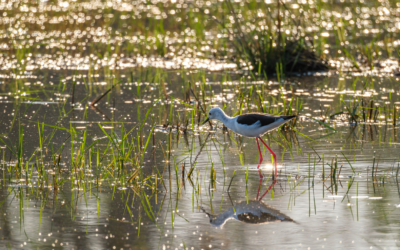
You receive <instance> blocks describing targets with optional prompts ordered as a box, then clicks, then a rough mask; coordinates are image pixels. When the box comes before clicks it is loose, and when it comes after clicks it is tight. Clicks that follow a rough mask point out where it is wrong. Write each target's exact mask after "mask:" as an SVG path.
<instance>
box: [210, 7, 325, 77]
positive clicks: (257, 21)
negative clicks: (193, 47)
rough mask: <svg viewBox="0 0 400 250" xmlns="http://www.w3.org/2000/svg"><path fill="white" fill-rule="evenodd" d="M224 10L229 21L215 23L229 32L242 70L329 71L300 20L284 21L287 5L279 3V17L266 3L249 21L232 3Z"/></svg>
mask: <svg viewBox="0 0 400 250" xmlns="http://www.w3.org/2000/svg"><path fill="white" fill-rule="evenodd" d="M224 6H225V7H226V11H227V14H228V15H229V19H228V21H221V20H218V18H216V17H215V18H214V19H215V20H216V21H217V22H218V23H219V24H220V25H221V26H222V32H228V36H229V41H230V43H231V44H232V46H233V47H234V49H235V53H234V57H235V58H236V63H237V64H238V66H239V67H240V68H243V69H249V70H252V71H255V72H257V71H258V73H259V74H266V75H271V74H287V73H302V72H310V71H314V72H315V71H325V70H328V69H329V68H328V65H327V62H326V61H324V60H323V59H322V57H321V56H319V55H317V54H316V53H315V52H314V50H313V46H312V44H311V43H309V42H308V41H307V39H306V37H305V34H304V33H302V32H301V31H299V30H298V28H297V27H298V24H297V22H296V20H293V19H291V20H286V21H285V22H284V21H283V20H281V19H282V18H281V12H282V11H283V6H284V5H283V3H281V2H280V1H279V0H278V1H277V8H276V9H275V8H274V11H275V12H276V13H271V12H272V10H271V9H272V8H270V7H267V5H265V4H264V3H260V4H257V6H259V7H260V8H261V9H260V10H262V11H258V15H257V16H255V17H254V16H250V17H247V16H246V13H243V12H241V10H240V7H238V8H235V7H234V5H233V4H232V2H231V1H227V0H226V1H225V2H224ZM261 6H262V7H261ZM284 7H285V8H286V6H284ZM285 11H288V10H287V9H285ZM289 19H290V18H289ZM283 30H285V32H283ZM286 32H288V33H286Z"/></svg>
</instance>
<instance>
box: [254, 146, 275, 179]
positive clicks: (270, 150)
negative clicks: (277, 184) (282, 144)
mask: <svg viewBox="0 0 400 250" xmlns="http://www.w3.org/2000/svg"><path fill="white" fill-rule="evenodd" d="M259 139H260V140H261V142H262V143H263V144H264V146H266V147H267V149H268V150H269V152H270V153H271V154H272V156H273V157H274V163H275V178H276V177H277V175H278V165H277V162H276V154H275V153H274V151H272V149H270V148H269V147H268V145H267V144H266V143H265V142H264V141H263V139H261V138H259ZM257 143H258V140H257ZM258 150H260V148H258Z"/></svg>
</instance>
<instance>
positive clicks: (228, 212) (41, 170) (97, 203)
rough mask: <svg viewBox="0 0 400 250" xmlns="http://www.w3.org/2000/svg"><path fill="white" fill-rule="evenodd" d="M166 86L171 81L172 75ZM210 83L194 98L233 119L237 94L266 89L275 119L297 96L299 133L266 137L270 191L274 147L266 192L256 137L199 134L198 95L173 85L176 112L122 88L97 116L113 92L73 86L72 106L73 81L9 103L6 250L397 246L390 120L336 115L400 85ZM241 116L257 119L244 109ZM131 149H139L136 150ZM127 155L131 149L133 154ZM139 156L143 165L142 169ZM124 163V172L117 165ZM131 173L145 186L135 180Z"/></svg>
mask: <svg viewBox="0 0 400 250" xmlns="http://www.w3.org/2000/svg"><path fill="white" fill-rule="evenodd" d="M168 74H171V73H168ZM175 76H176V74H175ZM189 76H190V75H189ZM48 77H50V78H51V77H52V73H51V72H49V76H48ZM54 77H56V75H54ZM169 77H170V78H171V79H174V73H172V74H171V75H170V76H169ZM207 77H208V78H211V77H214V79H215V81H214V82H210V83H208V84H205V85H199V87H198V88H200V87H201V86H203V87H201V88H204V91H203V92H199V93H203V94H201V96H202V95H205V98H204V100H205V103H206V104H207V105H211V104H212V105H218V106H223V105H224V104H225V105H227V108H226V112H227V113H228V114H233V113H234V112H235V109H237V108H238V107H240V105H241V104H240V103H241V102H240V100H238V98H237V97H238V95H239V94H238V93H237V91H239V92H241V91H249V87H254V88H258V89H261V88H262V85H267V86H269V87H268V89H265V90H264V91H267V92H268V93H270V94H269V97H270V98H271V99H269V101H266V102H265V107H266V108H268V109H269V110H270V112H272V113H274V112H276V111H275V110H279V109H280V108H282V105H283V103H282V102H281V101H280V99H279V98H280V96H281V95H284V96H285V97H286V99H287V100H290V98H291V97H290V96H295V97H298V98H299V99H300V98H301V100H302V109H301V111H300V113H299V119H298V121H297V122H296V125H295V127H294V129H290V128H288V129H284V130H278V131H274V132H272V133H269V134H267V135H266V136H264V139H265V140H266V142H267V143H268V144H270V145H271V148H272V149H273V150H274V151H275V152H276V154H277V158H278V177H277V179H276V183H275V185H272V184H274V180H273V178H272V170H273V168H272V164H271V159H270V156H269V153H268V151H267V150H264V162H263V164H262V165H261V166H260V168H261V170H262V173H263V174H264V179H263V180H262V181H261V182H260V179H259V177H258V172H257V166H258V165H257V162H258V152H257V146H256V142H255V140H254V139H253V138H244V137H240V136H237V135H235V134H233V133H232V132H226V131H225V130H224V129H223V128H222V126H221V124H215V125H216V126H214V127H213V129H210V128H209V126H208V125H204V126H202V127H198V125H197V123H198V116H199V113H200V112H198V111H196V110H195V109H192V108H190V107H195V106H194V105H196V100H195V97H194V96H193V94H191V95H192V96H191V99H192V100H191V101H186V104H183V103H184V102H185V101H184V100H183V99H179V98H178V97H179V96H182V95H183V96H185V90H184V89H183V90H182V88H180V87H179V84H178V82H175V83H174V84H175V85H170V84H168V85H167V86H168V87H169V88H168V89H167V90H166V91H169V92H170V93H169V95H171V96H175V97H174V99H173V102H174V105H172V107H171V99H165V98H161V99H159V98H158V93H159V92H161V93H162V91H163V89H162V88H163V87H162V86H161V85H159V84H155V83H144V84H143V85H142V86H140V85H141V84H138V83H137V82H133V83H131V82H129V79H127V80H122V81H124V82H125V83H124V84H122V85H121V86H120V87H119V88H114V89H113V90H112V91H111V92H110V93H109V94H108V95H107V96H106V97H105V99H102V100H101V101H99V102H98V105H97V106H96V107H93V108H90V103H91V102H92V100H95V99H96V98H97V97H98V96H99V95H100V94H101V93H102V92H104V91H105V90H107V88H101V87H100V88H98V89H97V90H96V91H97V92H98V94H96V93H95V92H93V94H90V93H89V92H88V91H90V90H89V89H88V88H87V87H85V86H84V85H76V89H75V97H74V98H75V100H79V102H74V104H73V105H71V99H70V98H71V97H69V95H70V94H67V93H71V91H72V90H71V85H67V86H66V88H65V89H64V90H63V89H62V88H63V87H62V85H60V86H61V87H60V86H47V87H46V88H44V89H41V90H39V91H36V92H35V91H32V92H31V93H29V96H30V98H29V99H20V98H17V97H18V95H16V94H4V95H3V99H2V101H1V103H0V105H1V107H2V108H3V110H4V112H5V114H7V115H6V116H3V117H2V119H3V124H4V125H3V131H4V134H3V135H2V137H1V138H2V140H3V141H4V145H7V146H2V154H3V157H2V162H1V163H2V170H4V171H3V173H4V174H3V175H2V186H1V201H2V203H1V209H2V213H1V216H0V220H1V229H0V232H1V238H2V243H1V244H2V245H3V246H4V247H8V248H12V249H14V248H19V247H22V248H28V249H87V248H96V249H161V248H162V249H164V248H165V249H176V248H178V249H181V248H188V249H192V248H193V249H210V248H217V249H243V248H254V249H255V248H257V249H258V248H271V247H272V248H274V247H277V246H279V248H288V249H308V248H310V249H311V248H312V249H313V248H328V249H332V248H340V247H346V248H367V247H368V248H370V247H372V248H384V249H385V248H386V249H390V248H397V247H398V246H399V243H398V242H397V239H398V238H397V237H398V230H397V228H398V224H399V219H398V217H399V216H398V213H399V207H400V198H399V197H400V196H399V185H398V179H397V175H398V170H399V163H398V157H399V156H398V154H399V153H398V149H397V148H398V143H397V140H398V139H397V125H396V126H393V122H392V118H393V116H392V114H391V113H389V111H385V109H383V108H382V109H377V110H378V111H377V112H378V113H377V114H376V115H374V114H375V113H376V112H375V111H373V112H375V113H374V114H373V115H372V118H373V117H374V116H375V117H376V119H375V120H372V121H369V120H366V121H365V122H364V121H363V118H362V116H363V112H362V110H363V109H361V108H360V109H358V110H357V114H358V116H359V117H358V118H357V122H354V121H353V120H351V116H350V115H349V114H348V113H347V114H346V113H343V114H337V113H338V112H337V111H340V109H343V108H345V107H346V106H345V105H348V106H347V109H350V111H352V110H353V108H354V107H360V106H361V105H362V104H363V103H361V104H356V103H357V102H356V101H357V100H358V101H359V100H360V99H356V98H359V97H357V95H358V94H357V93H361V94H359V95H358V96H361V97H362V98H364V100H363V101H362V102H365V104H364V106H367V105H369V103H370V102H368V100H367V98H372V96H376V98H374V100H375V101H374V104H373V107H374V108H375V107H390V106H391V105H394V104H395V103H396V102H397V94H398V93H397V91H393V92H392V91H391V90H390V89H392V88H394V85H393V84H397V83H392V81H389V80H388V79H386V78H371V79H370V80H369V81H370V82H375V83H377V84H376V85H377V86H379V87H375V89H368V90H367V91H362V90H358V89H360V87H361V86H362V85H361V84H360V85H356V86H355V87H354V90H351V89H349V88H347V87H346V86H348V87H351V88H353V87H352V86H353V85H352V84H353V83H352V79H351V78H349V79H347V80H346V79H344V78H343V79H342V78H340V77H328V78H313V77H311V78H299V79H293V80H291V81H288V82H287V83H286V84H283V85H281V86H280V85H279V84H277V83H276V82H272V81H271V82H270V84H268V82H267V83H265V82H263V81H251V80H249V81H247V82H246V84H244V83H241V82H240V81H236V80H233V81H230V82H225V81H224V80H220V78H221V76H220V75H209V76H207ZM122 79H124V78H122ZM311 82H312V84H311ZM131 86H132V87H131ZM319 86H325V88H324V89H322V88H320V87H319ZM337 86H339V88H338V87H337ZM138 87H139V88H142V89H140V91H139V92H138V90H137V89H136V88H138ZM165 88H166V87H165ZM4 93H7V91H5V92H4ZM139 93H140V95H141V96H140V97H139V96H137V95H139ZM244 93H248V92H244ZM161 95H162V94H161ZM389 95H391V96H390V99H389V98H388V96H389ZM19 96H22V94H21V95H19ZM88 96H89V98H88ZM321 96H323V98H322V97H321ZM63 97H64V98H65V99H63ZM385 97H387V98H385ZM57 98H61V99H57ZM68 98H69V99H68ZM196 98H199V97H196ZM201 98H202V97H201ZM239 98H240V97H239ZM274 98H275V99H274ZM67 100H68V101H67ZM153 104H154V105H153ZM327 104H328V105H327ZM152 106H153V107H154V109H151V110H150V108H151V107H152ZM242 107H243V108H244V109H250V110H254V109H256V108H255V105H248V104H247V103H246V105H245V106H242ZM298 107H299V105H297V108H298ZM297 108H295V106H293V109H294V110H295V111H296V112H297V110H296V109H297ZM198 109H200V108H198ZM149 110H150V111H149ZM344 110H346V109H344ZM374 110H375V109H374ZM148 111H149V114H150V115H149V116H147V118H145V117H146V113H147V112H148ZM329 116H331V117H330V119H329ZM366 116H367V118H368V117H369V112H367V113H366ZM310 117H314V119H318V120H320V121H323V122H326V123H318V122H317V121H316V120H313V119H311V118H310ZM203 118H204V116H203ZM186 121H187V123H186ZM185 123H186V124H185ZM99 124H100V125H99ZM140 124H143V129H142V130H139V126H138V125H140ZM179 124H180V125H179ZM178 125H179V127H177V126H178ZM135 126H136V127H135ZM38 127H39V128H38ZM132 128H133V130H132ZM131 130H132V131H135V132H132V134H129V135H126V134H128V132H129V131H131ZM21 131H22V132H21ZM124 131H125V132H124ZM136 131H138V132H136ZM135 133H139V135H140V136H139V137H138V136H136V135H135ZM21 134H22V139H21ZM40 138H42V139H41V140H42V146H41V147H40V145H41V142H40ZM71 138H72V139H71ZM123 138H129V140H132V141H131V144H129V143H130V142H129V140H127V142H126V143H127V145H126V148H122V146H121V145H122V144H120V143H121V142H122V141H124V140H123ZM141 138H143V139H141ZM21 140H22V145H23V150H22V152H23V155H22V156H21V158H19V157H18V153H16V154H15V155H14V154H12V153H10V152H11V151H10V150H16V152H19V151H18V149H19V146H18V145H19V143H14V142H19V141H21ZM93 145H94V146H93ZM132 145H142V146H141V148H142V149H146V150H145V151H144V152H143V154H142V153H141V151H140V148H134V149H133V148H132V147H133V146H132ZM8 147H9V148H8ZM82 147H83V149H85V151H84V152H85V154H84V156H83V157H82V158H81V157H80V156H82V153H81V152H82V151H81V150H82ZM129 148H131V149H129ZM129 150H131V151H129ZM121 151H129V152H130V154H129V157H125V156H124V155H123V154H122V153H121ZM135 156H139V157H140V158H142V156H143V158H142V160H140V161H139V162H137V161H135V160H134V159H137V158H134V157H135ZM121 157H122V158H123V157H125V158H124V159H125V160H126V162H125V163H118V162H120V161H122V160H124V159H122V158H121ZM42 158H43V162H44V164H42V163H41V162H42ZM18 160H20V161H22V163H21V164H22V169H21V170H19V168H18V166H19V165H18V164H19V163H18ZM115 164H117V165H115ZM118 164H121V165H118ZM122 164H123V165H122ZM137 164H140V165H137ZM138 167H139V168H138ZM135 169H136V170H137V169H141V175H142V176H143V177H135V179H133V180H131V177H132V173H137V172H135V171H136V170H135ZM139 176H140V175H139ZM142 178H143V179H142ZM267 191H268V192H267Z"/></svg>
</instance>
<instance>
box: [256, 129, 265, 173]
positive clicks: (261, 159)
mask: <svg viewBox="0 0 400 250" xmlns="http://www.w3.org/2000/svg"><path fill="white" fill-rule="evenodd" d="M256 141H257V147H258V153H259V154H260V161H259V162H258V166H257V169H258V174H259V175H260V178H263V177H264V176H263V175H262V174H261V171H260V165H261V162H262V161H263V157H262V153H261V149H260V144H259V143H258V138H257V137H256Z"/></svg>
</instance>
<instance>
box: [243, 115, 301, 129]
mask: <svg viewBox="0 0 400 250" xmlns="http://www.w3.org/2000/svg"><path fill="white" fill-rule="evenodd" d="M294 117H296V116H295V115H292V116H279V115H267V114H263V113H249V114H245V115H239V116H238V118H237V122H238V123H240V124H243V125H253V124H254V123H256V122H258V121H260V122H261V126H262V127H263V126H268V125H270V124H272V123H274V122H276V121H277V120H279V119H284V120H290V119H292V118H294Z"/></svg>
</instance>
